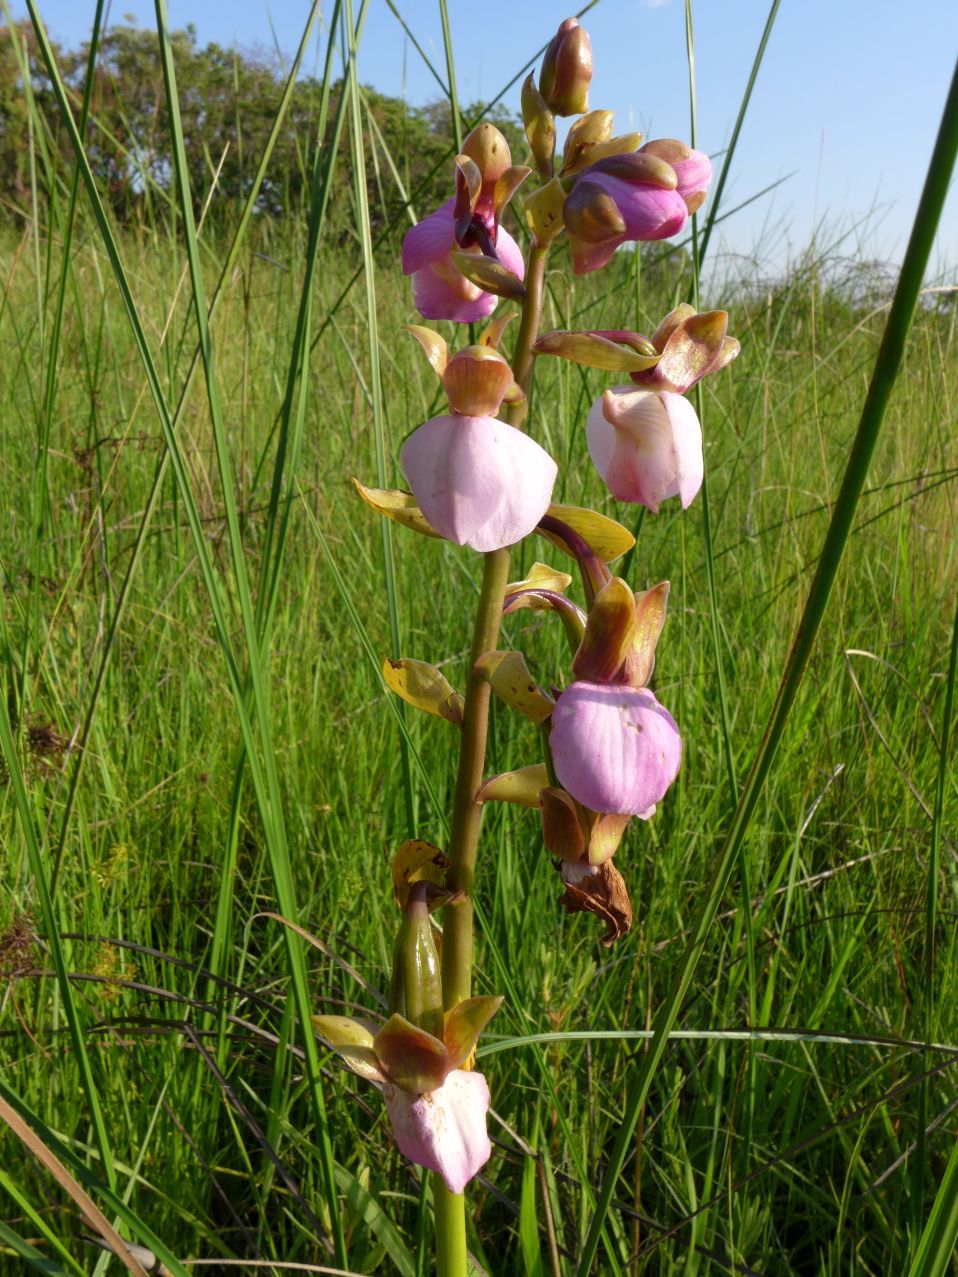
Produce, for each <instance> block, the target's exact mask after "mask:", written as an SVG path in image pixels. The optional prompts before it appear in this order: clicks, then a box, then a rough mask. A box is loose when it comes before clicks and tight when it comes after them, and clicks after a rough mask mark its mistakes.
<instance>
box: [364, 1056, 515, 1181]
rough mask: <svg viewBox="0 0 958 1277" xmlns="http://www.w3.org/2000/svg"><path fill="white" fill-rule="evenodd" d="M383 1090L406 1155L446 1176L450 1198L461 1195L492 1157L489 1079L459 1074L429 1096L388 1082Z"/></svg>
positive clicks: (394, 1133) (402, 1151) (391, 1120)
mask: <svg viewBox="0 0 958 1277" xmlns="http://www.w3.org/2000/svg"><path fill="white" fill-rule="evenodd" d="M382 1090H383V1098H384V1099H385V1101H386V1110H387V1112H388V1113H389V1121H390V1124H391V1125H392V1128H393V1135H394V1136H395V1137H396V1144H397V1145H398V1147H399V1151H400V1153H402V1155H403V1156H404V1157H408V1158H409V1160H410V1161H411V1162H415V1163H416V1164H417V1165H418V1166H423V1167H425V1168H426V1170H430V1171H435V1172H436V1173H437V1174H439V1175H441V1176H442V1178H443V1181H444V1182H445V1185H446V1187H447V1188H448V1189H449V1191H450V1193H461V1192H462V1190H463V1189H464V1188H465V1187H466V1185H467V1184H468V1183H469V1181H470V1180H471V1179H472V1178H473V1176H474V1175H476V1174H477V1173H478V1171H479V1170H480V1169H481V1168H482V1167H483V1166H485V1164H486V1162H488V1160H489V1158H490V1156H491V1154H492V1145H491V1143H490V1141H489V1135H488V1133H487V1131H486V1114H487V1113H488V1111H489V1087H488V1085H487V1084H486V1079H485V1078H484V1077H483V1076H482V1074H481V1073H474V1072H469V1073H467V1072H466V1071H465V1070H463V1069H454V1070H453V1071H452V1072H451V1073H450V1074H449V1075H448V1076H447V1077H446V1080H445V1082H443V1084H442V1086H440V1087H439V1088H438V1089H437V1090H435V1091H427V1092H426V1093H425V1094H424V1095H410V1093H409V1092H408V1091H404V1090H402V1089H401V1088H400V1087H398V1086H393V1085H392V1084H391V1083H388V1082H387V1083H386V1085H385V1086H384V1087H383V1088H382Z"/></svg>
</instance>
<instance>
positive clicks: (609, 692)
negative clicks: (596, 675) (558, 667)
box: [549, 681, 682, 820]
mask: <svg viewBox="0 0 958 1277" xmlns="http://www.w3.org/2000/svg"><path fill="white" fill-rule="evenodd" d="M549 747H550V749H551V751H552V759H553V762H554V764H555V771H556V777H557V778H558V780H559V783H560V784H561V785H562V786H563V788H564V789H566V790H567V791H568V792H569V793H570V794H571V795H572V797H573V798H574V799H575V800H576V801H577V802H580V803H582V805H583V806H585V807H589V808H590V809H591V810H592V811H600V812H614V813H617V814H620V815H631V816H638V817H639V818H640V819H642V820H648V819H649V817H650V816H651V815H652V814H653V812H654V811H655V804H656V803H657V802H659V800H660V799H661V798H662V797H663V795H664V794H665V791H666V790H667V789H668V787H669V786H670V785H671V784H672V782H673V780H675V778H676V776H677V775H678V771H679V766H680V764H681V761H682V738H681V736H680V735H679V729H678V728H677V727H676V725H675V720H674V719H673V717H672V715H671V714H670V713H669V712H668V710H667V709H665V708H664V707H663V706H662V705H660V704H659V702H658V701H657V700H656V699H655V697H654V696H653V695H652V693H651V692H650V691H649V690H648V688H644V687H643V688H637V687H630V686H628V685H626V684H614V683H590V682H585V681H579V682H575V683H573V684H572V685H571V687H568V688H567V689H566V690H565V691H564V692H562V693H561V694H560V696H559V698H558V700H557V701H556V706H555V709H554V710H553V713H552V729H551V732H550V735H549Z"/></svg>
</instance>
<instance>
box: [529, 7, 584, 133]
mask: <svg viewBox="0 0 958 1277" xmlns="http://www.w3.org/2000/svg"><path fill="white" fill-rule="evenodd" d="M591 81H592V42H591V41H590V39H589V35H588V32H587V31H586V30H585V28H584V27H580V26H579V23H578V20H577V19H576V18H566V20H565V21H564V22H562V23H560V25H559V30H558V31H557V32H556V34H555V35H554V36H553V38H552V41H551V43H550V44H549V47H548V48H547V49H546V51H545V56H544V57H543V59H542V70H541V71H540V73H539V92H540V93H541V94H542V96H543V98H544V99H545V100H546V102H547V103H548V105H549V106H550V107H551V108H552V110H553V111H555V113H556V115H581V113H582V112H583V111H588V109H589V84H590V83H591Z"/></svg>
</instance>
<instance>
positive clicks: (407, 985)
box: [389, 882, 443, 1038]
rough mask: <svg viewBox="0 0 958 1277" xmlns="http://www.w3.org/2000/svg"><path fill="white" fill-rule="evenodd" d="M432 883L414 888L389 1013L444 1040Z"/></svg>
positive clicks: (400, 939)
mask: <svg viewBox="0 0 958 1277" xmlns="http://www.w3.org/2000/svg"><path fill="white" fill-rule="evenodd" d="M427 891H428V884H427V883H425V882H417V883H414V884H413V886H412V887H411V888H410V891H409V897H408V899H407V901H406V908H405V910H404V912H403V919H402V922H401V923H400V924H399V934H398V935H397V937H396V947H395V949H394V951H393V972H392V982H391V984H390V989H389V1010H390V1011H391V1012H393V1013H394V1014H397V1015H400V1016H403V1017H404V1018H405V1019H406V1020H408V1021H409V1023H410V1024H412V1025H415V1027H416V1028H417V1029H424V1030H425V1031H426V1033H427V1034H432V1035H434V1036H435V1037H438V1038H441V1037H442V1027H443V1018H442V1017H443V1011H442V977H441V974H440V967H439V953H438V951H437V949H436V941H435V938H434V936H433V933H432V923H431V922H430V921H429V905H428V902H427Z"/></svg>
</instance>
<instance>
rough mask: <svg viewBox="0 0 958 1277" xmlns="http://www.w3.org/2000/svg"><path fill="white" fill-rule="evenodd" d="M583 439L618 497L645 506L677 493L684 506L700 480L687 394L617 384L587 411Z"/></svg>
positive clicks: (698, 438) (697, 435)
mask: <svg viewBox="0 0 958 1277" xmlns="http://www.w3.org/2000/svg"><path fill="white" fill-rule="evenodd" d="M586 441H587V443H588V446H589V455H590V456H591V458H592V461H593V464H594V465H595V468H596V469H597V470H598V472H599V474H600V475H601V476H602V478H603V479H604V480H605V483H606V485H607V487H608V489H609V491H610V492H611V493H612V495H613V496H614V497H615V498H616V500H617V501H629V502H633V503H636V504H638V505H644V506H647V507H648V509H650V510H651V511H653V513H655V512H657V511H658V508H659V505H660V504H661V502H663V501H665V500H667V499H668V498H669V497H676V496H677V497H678V498H679V499H680V500H681V502H682V508H683V509H685V508H686V507H687V506H688V505H689V504H690V502H691V501H692V499H693V498H694V496H695V494H696V493H697V492H698V490H699V488H700V487H701V486H702V477H703V474H704V461H703V456H702V428H701V426H700V425H699V419H698V417H697V416H696V414H695V409H694V408H693V407H692V405H691V404H690V403H689V401H688V400H687V399H684V398H683V397H682V396H681V395H679V394H675V393H673V392H671V391H654V390H637V389H634V388H633V387H630V386H616V387H615V388H614V389H613V390H607V391H606V392H605V394H604V395H603V396H602V398H601V399H598V400H596V402H595V403H594V404H593V405H592V408H591V410H590V412H589V418H588V422H587V425H586Z"/></svg>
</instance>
